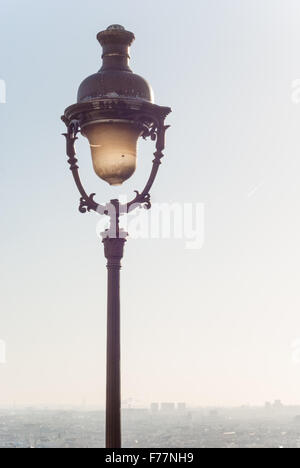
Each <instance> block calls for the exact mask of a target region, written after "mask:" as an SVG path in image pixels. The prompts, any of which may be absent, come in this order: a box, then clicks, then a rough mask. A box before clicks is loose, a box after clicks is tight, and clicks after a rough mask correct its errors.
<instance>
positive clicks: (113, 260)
mask: <svg viewBox="0 0 300 468" xmlns="http://www.w3.org/2000/svg"><path fill="white" fill-rule="evenodd" d="M125 242H126V239H125V238H120V237H117V238H109V237H106V238H104V239H103V243H104V253H105V257H106V258H107V355H106V448H121V369H120V354H121V353H120V269H121V259H122V257H123V249H124V243H125Z"/></svg>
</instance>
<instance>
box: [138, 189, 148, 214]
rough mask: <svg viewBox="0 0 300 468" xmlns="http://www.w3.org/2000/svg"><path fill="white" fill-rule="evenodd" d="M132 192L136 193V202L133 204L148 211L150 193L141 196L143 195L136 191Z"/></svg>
mask: <svg viewBox="0 0 300 468" xmlns="http://www.w3.org/2000/svg"><path fill="white" fill-rule="evenodd" d="M134 192H135V193H136V198H135V199H136V200H137V201H136V202H135V205H141V206H143V208H145V209H146V210H150V208H151V195H150V193H146V194H143V193H140V192H138V190H135V191H134Z"/></svg>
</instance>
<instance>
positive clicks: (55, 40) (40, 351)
mask: <svg viewBox="0 0 300 468" xmlns="http://www.w3.org/2000/svg"><path fill="white" fill-rule="evenodd" d="M112 23H120V24H122V25H124V26H125V27H126V28H127V29H128V30H131V31H133V32H134V33H135V35H136V41H135V42H134V44H133V46H132V49H131V56H132V60H131V67H132V69H133V71H135V72H136V73H138V74H140V75H142V76H143V77H145V78H146V79H147V80H148V81H149V82H150V83H151V85H152V87H153V90H154V95H155V100H156V103H158V104H161V105H166V106H170V107H172V110H173V112H172V114H171V116H170V117H169V119H168V123H169V124H171V126H172V127H171V128H170V129H169V130H168V134H167V146H166V151H165V154H166V157H165V159H164V161H163V165H162V167H161V171H160V173H159V175H158V178H157V181H156V182H155V185H154V187H153V189H152V199H153V201H154V202H158V203H163V202H178V203H184V202H185V203H188V202H193V203H203V204H204V205H205V242H204V245H203V247H202V248H201V249H200V250H187V249H185V243H184V241H182V240H151V239H150V240H149V239H147V240H129V241H128V242H127V245H126V249H125V256H124V260H123V270H122V396H123V399H124V400H126V399H128V398H133V399H134V401H136V402H139V404H143V405H144V404H145V405H148V404H149V403H150V402H151V401H175V402H177V401H186V402H187V404H190V405H199V406H205V405H240V404H244V403H249V404H263V403H264V402H265V401H266V400H274V399H278V398H280V399H282V400H283V402H285V403H297V404H300V363H299V362H297V359H296V360H295V359H293V343H295V340H297V339H300V314H299V312H300V292H299V281H300V275H299V269H300V249H299V239H300V223H299V217H300V210H299V200H300V197H299V195H300V188H299V187H300V184H299V172H300V159H299V154H300V104H297V103H296V102H293V100H292V83H293V82H294V80H296V79H299V78H300V27H299V25H300V3H299V1H298V0H188V2H185V3H183V2H179V1H174V0H164V1H163V2H162V1H157V0H156V1H152V2H146V3H145V2H140V1H137V0H127V1H126V2H124V1H121V0H110V1H109V2H101V1H99V0H86V1H85V2H82V1H78V0H72V1H71V0H68V1H66V0H63V1H61V0H60V1H58V0H51V1H48V0H47V1H44V2H40V3H38V2H36V1H33V0H31V1H23V0H18V1H16V0H9V1H8V0H2V2H1V15H0V44H1V47H0V79H1V80H4V81H5V83H6V91H7V95H6V103H5V104H4V103H2V104H0V135H1V138H0V158H1V159H0V177H1V181H0V182H1V183H0V191H1V220H2V223H1V230H0V236H1V243H0V249H1V265H2V268H1V283H0V284H1V294H0V304H1V320H0V340H5V342H6V346H7V363H6V364H0V382H1V384H0V406H1V405H7V404H12V402H16V403H18V404H26V405H27V404H30V405H40V404H80V403H81V402H82V400H83V399H85V401H86V403H87V404H90V405H101V406H103V404H104V398H105V334H106V333H105V331H106V269H105V260H104V256H103V247H102V245H101V244H100V242H99V239H98V238H97V236H96V224H97V221H98V218H97V215H96V214H92V213H91V214H86V215H82V214H80V213H79V212H78V210H77V207H78V198H79V197H78V193H77V191H76V188H75V186H74V183H73V181H72V178H71V174H70V171H69V169H68V165H67V162H66V156H65V142H64V139H63V137H62V136H61V133H62V132H63V131H65V129H64V125H63V124H62V122H61V121H60V116H61V114H62V113H63V111H64V108H65V107H67V106H68V105H70V104H72V103H74V102H75V101H76V93H77V88H78V86H79V84H80V82H81V81H82V80H83V79H84V78H85V77H86V76H88V75H89V74H92V73H94V72H96V71H97V70H98V69H99V68H100V56H101V49H100V46H99V44H98V43H97V41H96V39H95V36H96V34H97V33H98V32H99V31H100V30H103V29H105V28H106V27H107V26H109V25H110V24H112ZM151 152H152V147H151V144H150V143H148V145H145V144H143V145H142V146H141V151H140V153H139V167H138V170H137V173H136V174H135V176H134V177H133V178H132V180H130V181H129V182H128V184H126V185H124V189H123V188H122V193H128V194H129V195H130V194H132V193H133V190H134V189H140V188H142V185H143V182H144V180H145V178H146V176H147V175H148V172H147V171H148V170H149V168H150V164H151ZM78 155H79V158H80V167H81V171H82V175H83V179H84V180H85V184H86V185H87V190H88V191H89V193H90V192H96V193H97V197H98V199H99V200H101V201H104V200H109V198H110V189H109V187H108V186H106V185H105V183H104V182H102V181H101V180H100V179H97V177H96V176H95V175H93V173H92V166H91V161H90V156H89V153H88V148H87V145H86V143H85V142H84V141H83V140H82V141H80V142H79V144H78Z"/></svg>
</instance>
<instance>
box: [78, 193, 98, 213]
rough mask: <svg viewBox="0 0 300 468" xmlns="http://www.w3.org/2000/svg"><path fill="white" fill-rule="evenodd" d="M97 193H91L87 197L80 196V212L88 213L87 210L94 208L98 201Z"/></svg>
mask: <svg viewBox="0 0 300 468" xmlns="http://www.w3.org/2000/svg"><path fill="white" fill-rule="evenodd" d="M95 195H96V194H95V193H91V195H90V196H89V197H88V198H87V199H86V198H84V197H81V198H80V203H79V211H80V213H86V212H87V211H92V210H94V206H95V204H96V202H95V201H94V196H95Z"/></svg>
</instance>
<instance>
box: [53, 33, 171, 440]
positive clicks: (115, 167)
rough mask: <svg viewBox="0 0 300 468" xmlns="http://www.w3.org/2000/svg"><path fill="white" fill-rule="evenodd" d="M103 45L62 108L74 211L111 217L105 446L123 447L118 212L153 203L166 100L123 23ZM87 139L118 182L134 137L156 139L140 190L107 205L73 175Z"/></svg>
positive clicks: (100, 165)
mask: <svg viewBox="0 0 300 468" xmlns="http://www.w3.org/2000/svg"><path fill="white" fill-rule="evenodd" d="M97 39H98V41H99V42H100V44H101V46H102V48H103V54H102V59H103V64H102V67H101V69H100V70H99V72H97V73H95V74H93V75H91V76H89V77H88V78H86V79H85V80H84V81H83V82H82V83H81V85H80V87H79V90H78V96H77V103H76V104H73V105H71V106H69V107H67V109H66V110H65V112H64V115H63V116H62V120H63V122H64V123H65V124H66V127H67V132H66V133H64V136H65V137H66V147H67V149H66V152H67V156H68V158H69V159H68V163H69V165H70V169H71V172H72V175H73V178H74V181H75V184H76V186H77V188H78V190H79V193H80V195H81V197H80V204H79V211H80V212H81V213H86V212H87V211H96V212H98V213H99V214H103V215H107V216H109V218H110V226H109V228H108V229H107V230H106V231H105V232H104V233H102V238H103V244H104V254H105V257H106V259H107V271H108V277H107V278H108V288H107V364H106V369H107V371H106V372H107V373H106V447H107V448H120V447H121V382H120V269H121V259H122V257H123V249H124V244H125V242H126V237H127V233H126V232H124V231H123V230H122V229H120V228H119V218H120V216H121V215H124V214H126V213H129V212H130V211H132V210H133V209H135V208H136V207H141V206H143V207H145V208H146V209H149V208H151V202H150V189H151V187H152V185H153V182H154V180H155V177H156V175H157V171H158V169H159V166H160V164H161V158H162V157H163V150H164V146H165V131H166V129H167V128H168V126H166V125H165V123H164V122H165V118H166V116H167V115H168V114H169V113H170V112H171V109H170V108H169V107H162V106H158V105H156V104H154V103H153V95H152V90H151V87H150V86H149V84H148V83H147V82H146V81H145V80H144V79H143V78H142V77H140V76H138V75H136V74H134V73H132V71H131V70H130V68H129V65H128V61H129V47H130V45H131V44H132V42H133V40H134V34H133V33H132V32H130V31H126V30H125V28H124V27H123V26H120V25H111V26H109V27H108V28H107V29H106V30H105V31H101V32H100V33H99V34H98V35H97ZM79 132H80V133H81V134H82V135H83V136H85V137H86V138H87V139H88V141H89V144H90V148H91V155H92V162H93V166H94V170H95V172H96V174H97V175H98V176H99V177H100V178H101V179H103V180H104V181H106V182H107V183H109V184H110V185H113V186H114V185H121V184H122V183H123V182H124V181H125V180H127V179H128V178H129V177H131V175H132V174H133V173H134V171H135V168H136V159H137V142H138V138H139V137H142V138H144V139H146V138H148V137H149V138H150V139H151V140H153V141H155V142H156V143H155V147H156V149H155V152H154V160H153V164H152V170H151V173H150V176H149V178H148V180H147V182H146V185H145V187H144V189H143V190H142V191H141V192H138V191H135V193H136V195H135V197H134V198H133V199H132V200H131V201H130V202H129V203H126V204H120V202H119V200H111V201H110V202H109V203H107V204H106V205H105V206H103V205H101V204H99V203H97V202H96V201H95V200H94V196H95V194H94V193H92V194H91V195H88V193H87V192H86V191H85V189H84V187H83V185H82V183H81V180H80V176H79V166H78V160H77V158H76V152H75V142H76V140H77V135H78V133H79Z"/></svg>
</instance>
